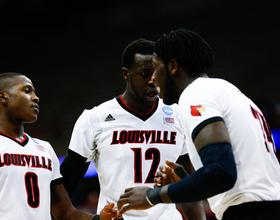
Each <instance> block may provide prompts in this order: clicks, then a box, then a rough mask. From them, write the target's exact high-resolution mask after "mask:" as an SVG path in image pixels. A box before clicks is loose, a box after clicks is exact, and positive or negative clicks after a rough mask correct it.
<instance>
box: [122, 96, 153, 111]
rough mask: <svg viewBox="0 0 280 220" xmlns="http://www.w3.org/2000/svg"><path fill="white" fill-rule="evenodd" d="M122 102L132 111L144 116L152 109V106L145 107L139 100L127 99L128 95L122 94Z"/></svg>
mask: <svg viewBox="0 0 280 220" xmlns="http://www.w3.org/2000/svg"><path fill="white" fill-rule="evenodd" d="M121 98H122V101H123V102H124V103H125V104H126V105H127V106H128V107H129V108H131V109H133V110H134V111H136V112H138V113H140V114H143V115H146V114H147V113H148V112H150V111H151V109H152V108H153V107H154V104H153V105H147V104H146V103H143V102H142V101H141V100H138V99H135V98H132V97H129V94H128V93H124V94H123V95H122V96H121Z"/></svg>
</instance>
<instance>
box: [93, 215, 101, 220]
mask: <svg viewBox="0 0 280 220" xmlns="http://www.w3.org/2000/svg"><path fill="white" fill-rule="evenodd" d="M92 220H100V215H95V216H94V217H93V218H92Z"/></svg>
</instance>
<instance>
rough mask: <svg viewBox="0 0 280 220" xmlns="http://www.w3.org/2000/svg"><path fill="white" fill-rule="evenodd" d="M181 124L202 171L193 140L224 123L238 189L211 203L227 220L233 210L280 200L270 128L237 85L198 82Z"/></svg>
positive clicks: (186, 97) (184, 100)
mask: <svg viewBox="0 0 280 220" xmlns="http://www.w3.org/2000/svg"><path fill="white" fill-rule="evenodd" d="M179 108H180V117H181V123H182V125H183V127H184V129H185V132H186V140H187V142H186V143H187V147H188V152H189V156H190V159H191V161H192V163H193V165H194V167H195V169H199V168H200V167H201V166H202V162H201V160H200V157H199V155H198V153H197V151H196V149H195V146H194V144H193V142H192V136H193V135H195V133H196V132H197V131H198V130H199V128H201V127H202V126H203V125H204V124H205V123H206V122H207V121H208V122H209V121H211V120H215V117H221V118H223V119H224V121H225V124H226V126H227V129H228V132H229V135H230V139H231V144H232V151H233V154H234V157H235V161H236V167H237V182H236V184H235V186H234V187H233V188H232V189H231V190H229V191H227V192H224V193H221V194H218V195H216V196H214V197H212V198H210V199H209V200H208V201H209V203H210V207H211V209H212V211H213V212H214V213H215V214H216V217H217V218H218V219H221V218H222V216H223V213H224V211H225V210H226V209H227V208H228V207H229V206H233V205H238V204H241V203H245V202H251V201H264V200H265V201H266V200H268V201H270V200H280V167H279V163H278V160H277V158H276V155H275V148H274V147H275V146H274V143H273V137H272V134H271V132H270V129H269V126H268V125H267V123H266V120H265V118H264V116H263V114H262V112H261V111H260V109H259V108H258V107H257V106H256V105H255V104H254V103H253V102H252V101H251V100H250V99H249V98H247V97H246V96H245V95H244V94H242V93H241V92H240V91H239V90H238V89H237V88H236V87H235V86H234V85H232V84H230V83H229V82H227V81H225V80H222V79H211V78H198V79H196V80H195V81H194V82H193V83H191V84H190V85H189V86H188V87H187V88H186V89H185V90H184V91H183V93H182V94H181V96H180V100H179Z"/></svg>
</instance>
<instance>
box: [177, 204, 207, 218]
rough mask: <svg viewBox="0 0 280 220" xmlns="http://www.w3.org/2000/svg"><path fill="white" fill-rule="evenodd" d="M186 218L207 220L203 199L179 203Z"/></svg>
mask: <svg viewBox="0 0 280 220" xmlns="http://www.w3.org/2000/svg"><path fill="white" fill-rule="evenodd" d="M179 206H180V208H181V210H182V212H183V214H184V216H185V218H186V220H206V214H205V211H204V203H203V201H199V202H189V203H180V204H179Z"/></svg>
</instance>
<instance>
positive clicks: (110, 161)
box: [69, 97, 187, 220]
mask: <svg viewBox="0 0 280 220" xmlns="http://www.w3.org/2000/svg"><path fill="white" fill-rule="evenodd" d="M69 149H71V150H72V151H74V152H76V153H78V154H79V155H81V156H83V157H85V158H87V161H91V160H93V159H94V164H95V167H96V170H97V172H98V178H99V182H100V187H101V192H100V197H99V202H98V213H99V212H100V211H101V209H102V208H103V207H104V206H105V205H108V204H109V203H110V202H114V203H115V204H117V201H118V199H119V197H120V195H121V194H123V193H124V190H125V189H126V188H129V187H135V186H148V187H153V177H154V176H155V175H156V172H157V170H158V168H159V166H160V165H162V164H165V159H168V160H170V161H176V160H177V159H178V157H179V156H180V155H183V154H186V153H187V151H186V150H187V149H186V147H185V144H184V132H183V130H182V128H181V126H180V122H179V114H178V105H171V106H166V105H164V104H163V102H162V100H160V99H159V100H158V101H157V102H156V103H155V105H154V107H153V108H152V110H151V111H150V112H149V113H147V114H146V115H141V114H139V113H137V112H135V111H134V110H133V109H131V108H129V107H128V106H126V105H125V103H124V102H123V101H122V99H121V97H117V98H114V99H112V100H109V101H107V102H105V103H103V104H101V105H99V106H97V107H94V108H93V109H91V110H85V111H84V112H83V113H82V114H81V116H80V117H79V119H78V120H77V122H76V124H75V127H74V130H73V134H72V137H71V142H70V146H69ZM123 217H124V219H126V220H136V219H137V220H140V219H141V220H156V219H160V220H165V219H166V220H170V219H173V220H177V219H182V216H181V214H180V213H179V212H178V211H177V210H176V207H175V205H174V204H159V205H156V206H154V207H152V208H150V209H148V210H143V211H139V210H131V211H128V212H126V213H125V214H124V215H123Z"/></svg>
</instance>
